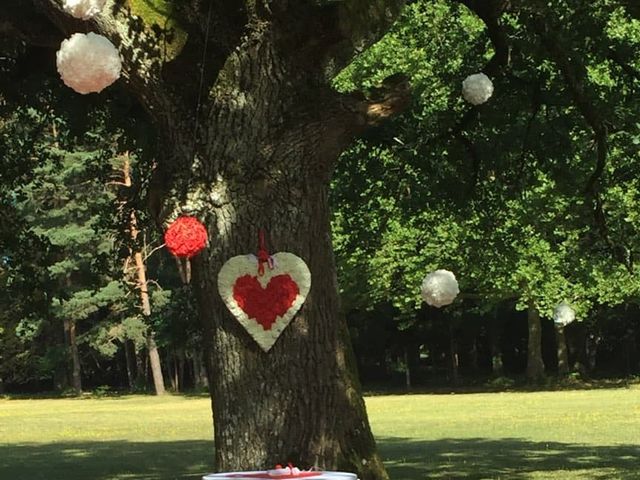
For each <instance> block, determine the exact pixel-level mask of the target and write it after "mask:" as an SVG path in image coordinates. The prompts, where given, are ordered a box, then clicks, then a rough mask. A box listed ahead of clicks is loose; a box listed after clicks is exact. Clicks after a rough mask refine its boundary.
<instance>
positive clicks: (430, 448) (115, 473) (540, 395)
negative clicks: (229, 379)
mask: <svg viewBox="0 0 640 480" xmlns="http://www.w3.org/2000/svg"><path fill="white" fill-rule="evenodd" d="M367 407H368V410H369V415H370V419H371V423H372V426H373V429H374V433H375V434H376V437H377V439H378V442H379V445H380V450H381V452H382V455H383V457H384V458H385V461H386V464H387V466H388V469H389V473H390V475H391V478H392V479H397V480H405V479H406V480H417V479H426V478H436V479H449V478H451V479H455V478H474V479H481V478H501V479H552V478H553V479H571V480H573V479H600V478H602V479H604V478H606V479H620V478H622V479H640V388H638V387H632V388H628V389H611V390H590V391H560V392H535V393H488V394H464V395H460V394H457V395H395V396H393V395H385V396H376V397H370V398H368V400H367ZM212 435H213V433H212V427H211V411H210V404H209V400H208V398H202V397H200V398H199V397H181V396H169V397H165V398H155V397H146V396H129V397H116V398H101V399H89V398H86V399H58V400H1V399H0V479H1V480H39V479H42V480H44V479H46V480H81V479H82V480H89V479H91V480H111V479H114V480H115V479H141V480H142V479H144V480H169V479H196V478H199V477H200V476H201V474H202V473H203V472H206V471H209V470H211V467H212V465H211V458H212V444H213V442H212Z"/></svg>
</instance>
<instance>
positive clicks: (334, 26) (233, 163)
mask: <svg viewBox="0 0 640 480" xmlns="http://www.w3.org/2000/svg"><path fill="white" fill-rule="evenodd" d="M43 3H44V4H46V8H48V13H49V15H50V18H51V19H52V20H53V21H54V22H55V23H57V24H58V25H59V26H60V27H61V28H62V29H63V30H66V31H71V30H72V29H73V27H74V25H75V24H73V23H71V22H69V21H68V19H67V17H66V16H64V15H62V14H61V13H60V7H59V3H58V2H53V1H49V2H43ZM130 3H131V4H132V3H133V2H109V5H110V7H109V8H107V9H105V10H104V11H103V12H102V14H101V15H99V16H98V17H97V18H96V19H95V20H94V24H95V28H97V29H98V30H99V31H101V32H103V33H105V34H107V36H109V37H111V38H112V39H114V40H115V43H116V45H118V46H119V47H120V51H121V54H122V56H123V58H124V62H125V64H124V67H125V68H124V70H125V74H126V77H127V82H126V83H127V85H128V86H129V87H130V88H131V89H132V90H133V91H134V92H135V93H136V94H137V95H138V98H139V99H140V100H141V102H142V104H143V105H144V106H145V107H146V109H147V111H148V112H149V113H150V115H151V116H152V117H153V119H154V121H155V123H156V125H157V127H158V131H159V133H160V139H161V140H162V141H163V142H164V144H163V147H164V148H163V149H162V150H161V151H160V153H161V155H160V158H159V159H158V168H157V170H156V178H154V180H153V181H152V182H151V183H152V184H151V188H150V206H151V210H152V214H154V216H156V218H158V219H159V220H160V221H162V222H164V223H166V222H167V221H169V220H172V219H173V218H175V217H176V216H177V215H178V214H180V213H184V212H187V213H191V214H195V215H197V216H199V217H200V218H201V219H202V220H203V221H204V222H205V223H206V225H207V227H208V230H209V235H210V246H209V248H208V249H207V250H206V251H205V252H203V253H202V254H200V255H199V256H198V257H197V258H195V259H193V260H192V263H193V265H192V274H193V284H194V287H195V289H196V292H197V295H198V304H199V311H200V316H201V319H202V323H203V325H204V328H205V339H204V341H205V345H206V359H205V360H206V364H207V372H208V375H209V379H210V381H212V382H213V381H214V380H215V383H213V384H212V388H211V392H212V403H213V413H214V421H215V429H214V430H215V444H216V450H215V451H216V460H217V464H216V467H217V469H218V470H237V469H243V470H244V469H255V468H259V469H262V468H265V467H271V466H273V465H274V464H276V463H282V462H288V461H292V462H295V463H297V464H298V465H300V466H301V467H309V466H313V465H317V466H319V467H322V468H328V469H334V468H340V469H346V470H351V471H354V472H357V473H358V475H359V477H360V479H361V480H374V479H375V480H379V479H384V478H386V472H385V470H384V467H383V466H382V463H381V461H380V458H379V456H378V455H377V453H376V448H375V442H374V440H373V435H372V433H371V430H370V427H369V423H368V420H367V415H366V412H365V405H364V401H363V398H362V393H361V389H360V385H359V383H358V379H357V374H356V371H355V361H354V358H353V352H352V349H351V344H350V341H349V335H348V330H347V326H346V322H345V320H344V318H343V317H342V315H341V313H340V306H339V305H340V302H339V298H338V290H337V281H336V270H335V265H334V259H333V252H332V247H331V233H330V228H329V206H328V189H329V182H330V177H331V171H332V169H333V165H334V163H335V161H336V160H337V158H338V156H339V154H340V153H341V151H343V150H344V149H345V148H346V147H347V146H348V145H349V144H350V143H351V142H352V140H353V138H354V137H355V135H357V134H359V133H361V132H363V131H364V130H365V129H366V128H367V127H368V126H371V125H376V124H378V123H379V122H380V121H382V120H384V119H385V118H387V117H389V116H390V115H393V114H394V113H397V112H398V111H400V110H401V109H402V108H404V107H405V106H406V105H407V104H408V100H409V99H410V95H409V90H408V85H407V83H406V82H405V81H403V79H401V78H399V77H398V76H394V77H393V78H392V79H388V81H385V83H384V85H383V88H382V89H380V91H377V92H376V95H375V96H374V97H375V100H367V99H366V97H364V96H362V95H352V96H347V95H340V94H338V93H336V92H334V91H333V90H331V88H330V87H329V84H330V81H331V78H332V77H333V75H335V74H336V73H337V72H338V71H340V69H341V68H342V67H344V66H345V65H346V64H347V63H348V61H349V60H350V59H351V58H352V57H353V55H355V53H356V52H358V51H362V49H364V48H366V47H367V46H369V45H371V44H372V43H373V42H375V41H376V40H377V39H378V38H380V36H381V35H382V34H383V33H384V32H385V31H386V30H387V29H388V28H389V26H390V25H391V23H392V22H393V20H394V19H395V18H396V17H397V15H398V14H399V11H400V8H401V7H402V5H403V4H404V0H385V1H384V2H382V1H373V2H366V1H362V0H339V1H334V0H332V1H328V0H320V1H313V2H307V1H304V2H297V1H296V2H290V1H285V0H272V1H269V2H255V1H248V0H245V1H242V0H234V1H226V0H222V1H207V2H202V1H200V0H197V1H196V0H185V1H181V2H167V9H166V11H167V12H168V13H167V14H168V15H169V16H171V15H173V14H175V16H176V18H177V20H178V23H179V24H180V26H181V28H184V29H185V30H186V34H187V36H188V41H187V42H186V44H185V45H184V47H176V45H175V43H174V44H173V45H167V43H171V41H172V40H171V38H169V36H168V35H167V36H163V31H164V29H165V28H166V26H165V24H164V23H163V24H162V25H159V26H158V25H148V27H149V28H146V25H145V22H147V20H148V19H145V18H141V19H140V18H139V17H135V16H134V15H132V14H131V12H130V11H129V10H128V5H129V4H130ZM174 4H175V7H174V6H173V5H174ZM43 8H44V7H43ZM159 14H165V12H164V10H163V12H159ZM154 15H157V14H156V12H154ZM18 20H19V19H18ZM149 21H152V20H149ZM156 21H157V20H156ZM167 23H170V22H167ZM210 27H211V28H210ZM172 33H175V32H172ZM182 38H184V36H183V37H182ZM259 227H262V228H265V229H266V230H267V232H268V234H269V235H268V237H269V245H270V247H271V249H272V251H273V252H276V251H289V252H292V253H294V254H296V255H298V256H300V257H301V258H303V259H304V260H305V261H306V262H307V264H308V266H309V268H310V270H311V274H312V285H311V290H310V292H309V295H308V297H307V300H306V303H305V304H304V306H303V307H302V309H301V310H300V312H299V313H298V315H297V316H296V318H294V320H293V321H292V323H291V324H290V326H289V327H288V328H287V329H286V330H285V331H284V333H283V334H282V336H281V338H280V339H279V340H278V342H277V343H276V344H275V345H274V347H273V348H272V350H271V351H270V352H269V353H264V352H263V351H262V350H261V349H260V348H259V347H258V346H257V345H256V344H255V342H254V341H253V340H252V339H251V338H250V337H249V336H248V334H247V333H246V332H245V331H244V330H243V329H242V328H241V327H240V325H239V324H238V322H237V321H236V320H235V319H234V318H233V317H232V316H231V314H230V313H229V311H228V310H227V308H226V306H225V305H224V303H223V302H222V300H221V298H220V296H219V295H218V292H217V274H218V271H219V270H220V268H221V267H222V265H223V263H224V262H225V261H226V260H227V259H229V258H230V257H232V256H235V255H240V254H248V253H256V236H257V231H258V228H259ZM141 284H143V282H141ZM150 338H151V337H150ZM150 351H151V350H150ZM151 360H152V363H153V358H151Z"/></svg>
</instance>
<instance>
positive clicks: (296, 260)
mask: <svg viewBox="0 0 640 480" xmlns="http://www.w3.org/2000/svg"><path fill="white" fill-rule="evenodd" d="M270 259H271V266H269V265H265V268H264V273H263V274H262V275H259V274H258V266H259V265H258V259H257V257H255V256H254V255H239V256H237V257H233V258H230V259H229V260H227V262H226V263H225V264H224V265H223V266H222V268H221V269H220V273H218V291H219V292H220V296H221V297H222V300H223V301H224V303H225V304H226V305H227V307H228V308H229V310H230V311H231V313H232V314H233V316H234V317H236V318H237V319H238V321H239V322H240V324H241V325H242V326H243V327H244V328H245V329H246V330H247V332H249V335H251V337H253V339H254V340H255V341H256V342H257V343H258V345H260V347H261V348H262V349H263V350H264V351H265V352H267V351H269V349H270V348H271V347H272V346H273V344H274V343H275V342H276V340H277V339H278V337H279V336H280V334H281V333H282V332H283V331H284V329H285V328H286V327H287V325H289V323H291V320H292V319H293V317H294V316H295V314H296V313H298V310H300V307H302V304H303V303H304V301H305V299H306V298H307V294H308V293H309V289H310V288H311V272H309V267H307V264H306V263H304V260H302V259H301V258H300V257H298V256H297V255H294V254H293V253H288V252H278V253H276V254H274V255H272V256H271V257H270ZM271 267H273V268H271Z"/></svg>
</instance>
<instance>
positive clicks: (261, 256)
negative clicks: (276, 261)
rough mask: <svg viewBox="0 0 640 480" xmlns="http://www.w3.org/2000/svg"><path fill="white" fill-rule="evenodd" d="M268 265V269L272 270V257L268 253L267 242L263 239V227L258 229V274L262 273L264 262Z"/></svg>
mask: <svg viewBox="0 0 640 480" xmlns="http://www.w3.org/2000/svg"><path fill="white" fill-rule="evenodd" d="M265 263H266V264H267V265H269V269H270V270H273V258H272V257H271V256H270V255H269V251H268V250H267V244H266V242H265V240H264V229H263V228H261V229H259V230H258V276H260V277H261V276H262V275H264V264H265Z"/></svg>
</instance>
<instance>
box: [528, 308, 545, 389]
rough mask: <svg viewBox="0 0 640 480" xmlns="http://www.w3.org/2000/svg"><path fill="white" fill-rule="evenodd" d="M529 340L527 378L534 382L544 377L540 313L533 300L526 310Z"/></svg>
mask: <svg viewBox="0 0 640 480" xmlns="http://www.w3.org/2000/svg"><path fill="white" fill-rule="evenodd" d="M527 320H528V327H529V328H528V330H529V341H528V343H527V379H528V380H529V381H532V382H535V381H538V380H540V379H542V378H543V377H544V362H543V361H542V324H541V323H540V314H539V312H538V310H537V309H536V307H535V306H534V305H533V302H530V303H529V309H528V312H527Z"/></svg>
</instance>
